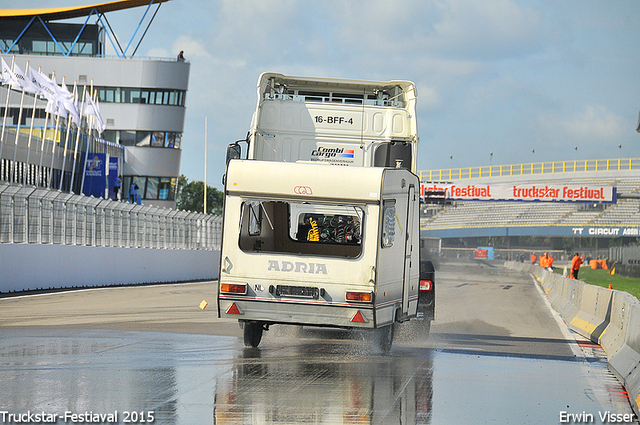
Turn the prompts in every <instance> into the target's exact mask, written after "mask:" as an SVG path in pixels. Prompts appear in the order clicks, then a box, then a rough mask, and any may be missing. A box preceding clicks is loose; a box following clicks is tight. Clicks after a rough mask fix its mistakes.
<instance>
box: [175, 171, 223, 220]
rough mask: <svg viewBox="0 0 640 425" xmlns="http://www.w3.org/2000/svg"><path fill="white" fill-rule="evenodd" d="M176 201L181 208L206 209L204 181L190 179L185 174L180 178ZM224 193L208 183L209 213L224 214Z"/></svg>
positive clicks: (198, 210)
mask: <svg viewBox="0 0 640 425" xmlns="http://www.w3.org/2000/svg"><path fill="white" fill-rule="evenodd" d="M176 203H177V207H178V209H179V210H182V211H193V212H198V213H201V212H202V211H203V209H204V183H203V182H201V181H189V179H188V178H186V177H185V176H184V175H181V176H180V177H179V178H178V193H177V196H176ZM223 203H224V199H223V193H222V192H221V191H219V190H218V189H216V188H213V187H211V186H209V185H207V214H222V205H223Z"/></svg>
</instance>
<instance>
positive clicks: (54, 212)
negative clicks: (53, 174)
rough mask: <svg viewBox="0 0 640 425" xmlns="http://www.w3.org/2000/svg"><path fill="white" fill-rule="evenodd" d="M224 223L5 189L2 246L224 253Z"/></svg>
mask: <svg viewBox="0 0 640 425" xmlns="http://www.w3.org/2000/svg"><path fill="white" fill-rule="evenodd" d="M221 238H222V217H220V216H213V215H206V214H201V213H193V212H188V211H178V210H172V209H165V208H159V207H154V206H144V205H137V204H132V203H128V202H118V201H112V200H110V199H102V198H94V197H87V196H81V195H74V194H71V193H65V192H61V191H58V190H49V189H45V188H37V187H33V186H32V187H25V186H21V185H11V184H7V183H2V184H0V243H33V244H59V245H84V246H103V247H127V248H158V249H202V250H215V249H220V243H221Z"/></svg>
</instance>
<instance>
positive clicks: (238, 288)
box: [220, 283, 247, 295]
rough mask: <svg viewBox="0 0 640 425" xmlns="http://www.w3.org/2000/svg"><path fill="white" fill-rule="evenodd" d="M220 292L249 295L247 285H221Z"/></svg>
mask: <svg viewBox="0 0 640 425" xmlns="http://www.w3.org/2000/svg"><path fill="white" fill-rule="evenodd" d="M220 292H221V293H224V294H240V295H245V294H246V293H247V284H246V283H221V284H220Z"/></svg>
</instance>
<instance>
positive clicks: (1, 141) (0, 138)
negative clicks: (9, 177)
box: [0, 55, 16, 162]
mask: <svg viewBox="0 0 640 425" xmlns="http://www.w3.org/2000/svg"><path fill="white" fill-rule="evenodd" d="M15 61H16V56H15V55H13V56H12V58H11V72H13V64H14V63H15ZM3 62H4V60H3ZM3 71H4V70H3ZM10 95H11V85H7V101H6V103H5V105H4V117H3V118H2V133H0V162H1V161H2V147H3V146H4V129H5V127H6V125H7V113H8V112H9V97H10Z"/></svg>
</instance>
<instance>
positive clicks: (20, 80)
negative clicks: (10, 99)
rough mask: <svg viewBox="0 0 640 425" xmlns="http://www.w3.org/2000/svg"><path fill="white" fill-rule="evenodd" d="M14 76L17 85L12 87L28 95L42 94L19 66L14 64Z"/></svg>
mask: <svg viewBox="0 0 640 425" xmlns="http://www.w3.org/2000/svg"><path fill="white" fill-rule="evenodd" d="M13 76H14V77H15V78H14V82H15V83H16V85H14V84H12V83H9V84H11V87H13V88H14V89H17V90H22V91H25V92H27V93H33V94H40V88H39V87H38V86H36V85H34V84H33V83H32V82H31V80H30V79H29V78H27V76H26V75H25V74H24V72H22V70H21V69H20V67H19V66H18V64H13Z"/></svg>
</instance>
